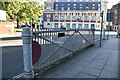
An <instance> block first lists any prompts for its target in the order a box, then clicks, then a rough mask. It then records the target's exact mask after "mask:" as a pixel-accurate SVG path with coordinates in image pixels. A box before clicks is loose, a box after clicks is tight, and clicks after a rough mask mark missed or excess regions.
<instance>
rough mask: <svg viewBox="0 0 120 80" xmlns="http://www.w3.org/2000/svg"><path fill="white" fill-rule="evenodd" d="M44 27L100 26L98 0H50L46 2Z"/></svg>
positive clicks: (82, 27)
mask: <svg viewBox="0 0 120 80" xmlns="http://www.w3.org/2000/svg"><path fill="white" fill-rule="evenodd" d="M45 8H46V9H45V11H44V28H61V27H65V28H68V29H69V28H74V29H75V28H79V29H90V28H92V27H94V28H95V29H97V30H99V29H100V27H101V16H100V13H101V1H100V0H51V1H49V2H46V7H45Z"/></svg>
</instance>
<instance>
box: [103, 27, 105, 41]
mask: <svg viewBox="0 0 120 80" xmlns="http://www.w3.org/2000/svg"><path fill="white" fill-rule="evenodd" d="M103 40H105V28H103Z"/></svg>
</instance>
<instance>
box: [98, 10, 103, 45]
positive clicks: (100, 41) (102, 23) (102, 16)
mask: <svg viewBox="0 0 120 80" xmlns="http://www.w3.org/2000/svg"><path fill="white" fill-rule="evenodd" d="M101 17H102V21H101V33H100V45H99V46H100V47H101V41H102V29H103V11H102V13H101Z"/></svg>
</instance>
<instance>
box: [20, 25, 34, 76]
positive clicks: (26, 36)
mask: <svg viewBox="0 0 120 80" xmlns="http://www.w3.org/2000/svg"><path fill="white" fill-rule="evenodd" d="M22 38H23V59H24V77H25V78H34V72H33V70H32V40H31V39H32V33H31V30H30V28H29V27H27V26H26V27H24V28H23V32H22Z"/></svg>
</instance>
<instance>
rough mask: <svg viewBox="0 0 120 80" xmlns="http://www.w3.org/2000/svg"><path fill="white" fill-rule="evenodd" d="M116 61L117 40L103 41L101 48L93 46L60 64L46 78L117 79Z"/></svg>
mask: <svg viewBox="0 0 120 80" xmlns="http://www.w3.org/2000/svg"><path fill="white" fill-rule="evenodd" d="M111 45H114V46H111ZM118 61H119V60H118V39H117V38H112V39H109V40H103V41H102V47H98V45H95V46H93V47H91V48H88V49H86V50H84V51H83V52H80V53H78V54H77V55H75V56H73V57H71V58H68V59H67V60H65V61H63V62H61V63H60V64H58V66H56V67H55V69H53V70H52V69H51V71H50V73H49V72H46V74H47V76H46V77H48V76H50V78H52V77H53V78H91V79H97V80H99V78H118V76H119V75H118V73H119V72H118ZM49 74H50V75H49ZM43 75H44V74H43ZM38 77H40V76H39V75H38Z"/></svg>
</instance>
